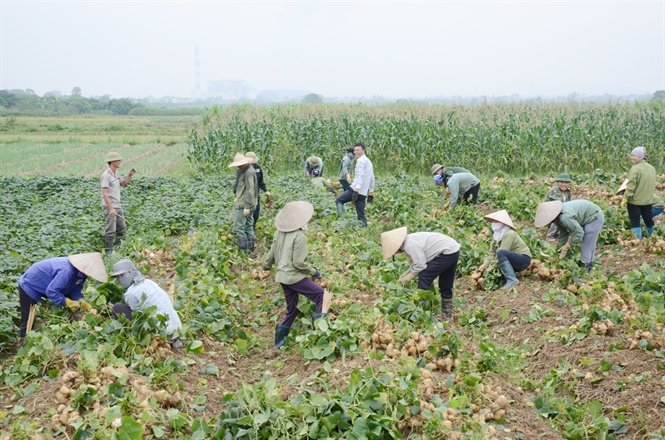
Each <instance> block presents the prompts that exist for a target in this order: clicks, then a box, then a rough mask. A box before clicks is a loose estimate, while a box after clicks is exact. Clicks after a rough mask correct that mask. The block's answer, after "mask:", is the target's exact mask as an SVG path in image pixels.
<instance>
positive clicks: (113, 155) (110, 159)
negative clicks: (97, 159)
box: [104, 151, 122, 163]
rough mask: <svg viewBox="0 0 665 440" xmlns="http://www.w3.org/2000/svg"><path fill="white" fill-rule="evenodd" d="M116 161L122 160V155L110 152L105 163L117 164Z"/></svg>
mask: <svg viewBox="0 0 665 440" xmlns="http://www.w3.org/2000/svg"><path fill="white" fill-rule="evenodd" d="M116 160H122V156H121V155H120V153H118V152H117V151H109V152H108V154H107V155H106V159H105V160H104V162H106V163H109V162H115V161H116Z"/></svg>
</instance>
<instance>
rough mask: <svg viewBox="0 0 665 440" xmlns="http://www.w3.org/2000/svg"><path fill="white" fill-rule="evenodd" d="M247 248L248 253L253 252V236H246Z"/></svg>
mask: <svg viewBox="0 0 665 440" xmlns="http://www.w3.org/2000/svg"><path fill="white" fill-rule="evenodd" d="M247 250H248V251H249V252H250V253H252V252H254V236H252V237H247Z"/></svg>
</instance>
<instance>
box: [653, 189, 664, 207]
mask: <svg viewBox="0 0 665 440" xmlns="http://www.w3.org/2000/svg"><path fill="white" fill-rule="evenodd" d="M651 207H652V208H665V202H663V199H661V198H660V197H658V196H657V195H656V193H654V194H653V199H651Z"/></svg>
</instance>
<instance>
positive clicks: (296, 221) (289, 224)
mask: <svg viewBox="0 0 665 440" xmlns="http://www.w3.org/2000/svg"><path fill="white" fill-rule="evenodd" d="M313 215H314V206H312V204H311V203H309V202H305V201H297V202H289V203H287V204H286V205H284V207H283V208H282V210H281V211H279V212H278V213H277V216H276V217H275V227H276V228H277V230H278V231H282V232H292V231H296V230H298V229H300V228H302V227H303V226H305V225H306V224H307V223H308V222H309V221H310V220H311V218H312V216H313Z"/></svg>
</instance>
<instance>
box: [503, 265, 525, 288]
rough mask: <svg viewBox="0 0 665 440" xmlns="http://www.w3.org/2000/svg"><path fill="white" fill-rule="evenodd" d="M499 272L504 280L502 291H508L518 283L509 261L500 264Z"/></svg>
mask: <svg viewBox="0 0 665 440" xmlns="http://www.w3.org/2000/svg"><path fill="white" fill-rule="evenodd" d="M499 270H500V271H501V273H502V274H503V276H504V277H505V278H506V284H504V285H503V287H502V289H510V288H511V287H513V286H515V285H517V284H519V283H520V282H519V280H518V279H517V276H515V269H513V265H512V264H510V261H508V260H503V261H502V262H500V263H499Z"/></svg>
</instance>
